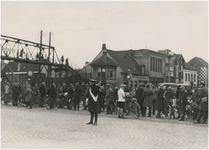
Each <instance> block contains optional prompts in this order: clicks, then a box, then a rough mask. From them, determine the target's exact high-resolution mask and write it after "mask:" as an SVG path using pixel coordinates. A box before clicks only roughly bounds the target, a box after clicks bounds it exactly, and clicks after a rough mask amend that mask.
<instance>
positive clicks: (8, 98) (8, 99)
mask: <svg viewBox="0 0 209 150" xmlns="http://www.w3.org/2000/svg"><path fill="white" fill-rule="evenodd" d="M12 103H13V98H12V94H4V95H2V96H1V104H2V105H5V106H12Z"/></svg>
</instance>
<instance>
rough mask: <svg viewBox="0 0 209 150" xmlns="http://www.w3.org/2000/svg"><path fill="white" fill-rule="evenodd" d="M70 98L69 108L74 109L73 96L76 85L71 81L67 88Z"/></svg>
mask: <svg viewBox="0 0 209 150" xmlns="http://www.w3.org/2000/svg"><path fill="white" fill-rule="evenodd" d="M67 93H68V100H67V108H68V109H70V110H72V106H73V96H74V85H73V84H72V83H70V86H69V87H68V89H67Z"/></svg>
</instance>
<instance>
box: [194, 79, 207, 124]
mask: <svg viewBox="0 0 209 150" xmlns="http://www.w3.org/2000/svg"><path fill="white" fill-rule="evenodd" d="M199 101H200V110H199V115H198V117H197V121H196V122H195V123H200V120H201V118H202V122H201V123H203V124H207V119H208V88H207V87H205V83H204V82H201V83H200V90H199Z"/></svg>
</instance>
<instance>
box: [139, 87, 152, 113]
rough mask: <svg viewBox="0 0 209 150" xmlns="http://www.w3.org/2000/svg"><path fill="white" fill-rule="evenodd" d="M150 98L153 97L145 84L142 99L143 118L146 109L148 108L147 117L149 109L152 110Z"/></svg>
mask: <svg viewBox="0 0 209 150" xmlns="http://www.w3.org/2000/svg"><path fill="white" fill-rule="evenodd" d="M152 96H153V92H152V90H150V85H149V84H147V86H146V89H145V90H144V92H143V96H142V97H143V98H144V102H143V110H142V111H144V113H143V115H144V116H143V117H145V115H146V109H147V107H149V113H148V117H151V108H152Z"/></svg>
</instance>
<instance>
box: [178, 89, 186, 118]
mask: <svg viewBox="0 0 209 150" xmlns="http://www.w3.org/2000/svg"><path fill="white" fill-rule="evenodd" d="M179 101H180V114H181V117H180V119H179V121H184V119H185V112H186V104H187V92H186V91H185V87H184V86H182V87H181V92H180V93H179Z"/></svg>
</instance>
